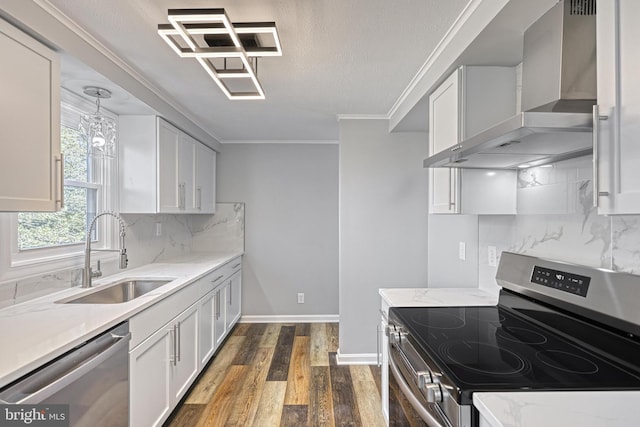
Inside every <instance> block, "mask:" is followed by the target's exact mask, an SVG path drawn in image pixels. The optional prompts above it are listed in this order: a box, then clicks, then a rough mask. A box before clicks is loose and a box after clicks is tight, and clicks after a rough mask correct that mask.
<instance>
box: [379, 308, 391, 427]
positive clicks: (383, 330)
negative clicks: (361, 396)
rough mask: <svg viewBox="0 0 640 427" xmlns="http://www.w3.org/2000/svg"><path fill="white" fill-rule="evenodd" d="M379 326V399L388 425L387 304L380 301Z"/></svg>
mask: <svg viewBox="0 0 640 427" xmlns="http://www.w3.org/2000/svg"><path fill="white" fill-rule="evenodd" d="M380 314H381V316H382V317H381V319H380V326H379V328H380V329H379V330H378V334H379V337H378V340H379V341H378V343H379V345H380V347H379V348H378V358H379V359H378V360H379V363H380V384H381V387H380V389H381V391H382V393H380V397H381V398H382V415H383V416H384V420H385V421H386V423H387V425H389V337H388V336H387V326H388V319H389V304H387V303H386V302H385V300H384V299H383V300H382V303H381V307H380Z"/></svg>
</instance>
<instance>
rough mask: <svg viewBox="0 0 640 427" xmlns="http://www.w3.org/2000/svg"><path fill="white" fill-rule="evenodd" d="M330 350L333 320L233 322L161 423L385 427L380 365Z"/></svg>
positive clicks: (174, 426) (334, 339)
mask: <svg viewBox="0 0 640 427" xmlns="http://www.w3.org/2000/svg"><path fill="white" fill-rule="evenodd" d="M337 349H338V324H337V323H312V324H309V323H301V324H264V323H252V324H248V323H241V324H238V325H237V326H236V328H235V329H234V331H233V332H232V334H231V336H229V338H228V339H227V341H226V342H225V343H224V345H223V347H222V348H221V349H220V351H218V353H217V354H216V356H215V357H214V359H213V361H212V362H211V363H210V364H209V366H208V368H206V369H205V371H204V372H203V374H202V375H201V376H200V379H199V380H198V381H197V382H196V384H195V385H194V386H193V387H192V389H191V391H190V393H189V394H188V395H187V397H186V399H185V400H184V403H183V405H182V406H181V407H179V408H178V409H177V410H176V411H175V412H174V414H173V416H172V418H170V419H169V420H168V421H167V423H166V425H168V426H171V427H182V426H189V427H191V426H198V427H199V426H264V427H273V426H283V427H289V426H292V427H293V426H296V427H298V426H305V425H308V426H327V427H329V426H330V427H342V426H365V427H377V426H380V427H384V425H385V423H384V419H383V417H382V410H381V407H380V369H379V368H378V367H377V366H369V365H351V366H346V365H337V364H336V351H337Z"/></svg>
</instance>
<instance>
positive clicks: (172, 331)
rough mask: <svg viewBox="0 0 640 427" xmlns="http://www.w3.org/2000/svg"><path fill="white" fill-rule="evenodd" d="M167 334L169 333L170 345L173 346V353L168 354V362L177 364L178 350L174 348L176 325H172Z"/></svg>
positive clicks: (176, 341)
mask: <svg viewBox="0 0 640 427" xmlns="http://www.w3.org/2000/svg"><path fill="white" fill-rule="evenodd" d="M169 334H171V347H173V353H172V354H170V355H169V362H171V363H172V364H173V366H176V365H177V364H178V350H177V348H176V344H177V343H178V340H177V330H176V325H173V326H172V327H171V329H169Z"/></svg>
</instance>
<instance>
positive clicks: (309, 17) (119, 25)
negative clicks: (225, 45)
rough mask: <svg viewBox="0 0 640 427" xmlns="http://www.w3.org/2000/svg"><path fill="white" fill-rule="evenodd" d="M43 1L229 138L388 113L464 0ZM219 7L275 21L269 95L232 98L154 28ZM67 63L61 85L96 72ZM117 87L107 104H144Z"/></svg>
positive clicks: (305, 131)
mask: <svg viewBox="0 0 640 427" xmlns="http://www.w3.org/2000/svg"><path fill="white" fill-rule="evenodd" d="M49 2H50V3H51V4H52V5H54V6H55V7H57V8H58V9H60V11H61V12H62V13H64V14H65V15H66V16H68V17H69V18H70V19H71V20H73V21H75V22H76V23H77V24H78V25H80V26H81V27H82V28H84V29H85V30H86V31H87V32H89V33H90V34H91V35H93V36H94V37H95V38H96V39H97V40H99V41H100V42H101V43H102V44H104V45H105V46H106V47H107V48H109V49H110V50H111V51H113V52H114V53H115V54H116V55H118V56H119V57H120V58H121V59H123V60H124V61H125V62H127V63H128V64H129V65H131V66H132V67H133V68H134V69H136V70H137V71H138V72H140V73H141V74H142V75H143V76H145V77H146V78H147V79H148V80H149V81H150V82H151V83H152V84H154V85H155V86H157V87H158V88H161V89H162V90H163V91H165V92H166V93H168V94H169V95H170V96H171V97H172V98H173V100H174V101H175V102H176V104H177V105H179V106H180V108H181V109H182V111H183V113H184V114H185V115H186V116H188V117H190V118H191V119H192V120H193V121H194V122H195V123H197V124H198V125H200V126H201V127H202V128H203V129H204V130H206V131H207V132H208V133H210V134H211V135H212V136H214V137H216V138H217V139H219V140H220V141H222V142H232V141H252V140H268V141H271V140H273V141H287V140H290V141H304V140H316V141H326V140H337V139H338V122H337V115H340V114H345V115H352V114H353V115H387V114H388V112H389V110H390V109H391V107H392V105H393V104H394V102H395V101H396V100H397V99H398V97H399V96H400V94H401V93H402V91H403V90H404V89H405V87H406V86H407V85H408V84H409V82H410V80H411V79H412V78H413V77H414V76H415V74H416V73H417V72H418V70H419V68H420V66H421V65H422V64H423V63H424V62H425V60H426V59H427V57H428V56H429V54H430V53H431V52H432V51H433V49H434V48H435V46H436V45H437V43H438V42H439V41H440V40H441V39H442V37H443V36H444V34H445V33H446V31H447V30H448V29H449V27H450V26H451V25H452V23H453V22H454V20H455V19H456V17H457V16H458V15H459V14H460V12H461V11H462V10H463V9H464V7H465V6H466V5H467V3H468V0H446V1H444V0H401V1H400V0H396V1H388V0H387V1H384V0H218V1H216V2H211V1H203V0H135V1H131V0H110V1H104V0H49ZM217 7H223V8H225V10H226V12H227V14H228V15H229V17H230V19H231V20H232V21H233V22H243V21H244V22H246V21H275V22H276V25H277V27H278V32H279V35H280V38H281V43H282V48H283V56H282V57H270V58H262V59H260V62H259V74H258V77H259V79H260V81H261V83H262V86H263V88H264V90H265V92H266V98H267V99H266V100H262V101H240V100H234V101H231V100H228V99H227V98H226V97H225V96H224V95H223V93H222V92H221V91H220V90H219V89H218V87H217V86H216V84H215V83H214V82H213V81H212V80H211V79H210V78H209V77H208V75H207V74H206V72H205V71H204V70H203V69H202V68H201V67H200V65H198V64H197V62H196V61H195V60H193V59H187V58H179V57H178V56H177V55H176V54H175V53H174V52H173V51H172V50H171V49H170V48H169V47H168V46H167V45H166V43H165V42H164V41H163V40H162V39H161V38H160V36H158V34H157V31H156V29H157V25H158V24H160V23H165V22H167V19H166V18H167V9H170V8H217ZM63 73H64V74H63V86H66V87H68V88H69V89H71V90H73V91H76V92H77V91H78V90H80V89H81V86H82V85H85V82H90V81H92V80H98V81H99V80H100V78H101V76H100V75H99V74H97V73H95V72H93V73H89V74H88V75H86V76H83V75H82V74H83V71H82V67H81V64H79V63H77V61H75V62H74V61H73V59H71V60H69V59H65V61H64V67H63ZM102 83H103V84H105V85H108V82H105V81H103V82H102ZM116 92H117V95H118V96H116V97H114V98H115V99H114V100H111V101H105V102H104V105H105V107H107V108H109V109H111V110H113V111H115V112H118V113H121V114H132V113H145V107H144V105H141V104H140V103H139V102H136V100H135V99H132V97H130V96H129V95H128V94H126V92H124V91H121V90H120V91H118V90H117V88H116ZM109 102H110V103H109ZM425 121H426V117H425Z"/></svg>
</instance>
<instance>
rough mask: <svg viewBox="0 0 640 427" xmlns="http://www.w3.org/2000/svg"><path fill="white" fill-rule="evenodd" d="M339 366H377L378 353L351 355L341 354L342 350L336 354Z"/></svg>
mask: <svg viewBox="0 0 640 427" xmlns="http://www.w3.org/2000/svg"><path fill="white" fill-rule="evenodd" d="M336 363H337V364H338V365H376V364H377V363H378V355H377V354H376V353H351V354H341V353H340V349H338V351H337V353H336Z"/></svg>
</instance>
